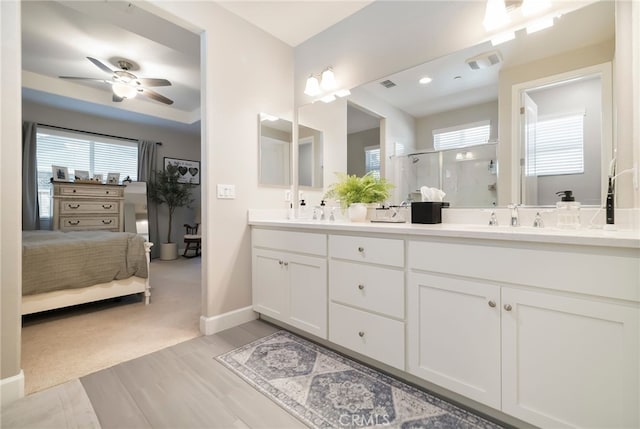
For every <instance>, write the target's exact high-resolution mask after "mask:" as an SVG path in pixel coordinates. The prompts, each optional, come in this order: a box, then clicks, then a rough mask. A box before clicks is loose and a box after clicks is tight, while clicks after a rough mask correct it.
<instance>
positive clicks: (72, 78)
mask: <svg viewBox="0 0 640 429" xmlns="http://www.w3.org/2000/svg"><path fill="white" fill-rule="evenodd" d="M58 77H59V78H60V79H71V80H91V81H94V82H101V83H106V84H110V83H111V82H110V81H108V80H104V79H96V78H93V77H77V76H58Z"/></svg>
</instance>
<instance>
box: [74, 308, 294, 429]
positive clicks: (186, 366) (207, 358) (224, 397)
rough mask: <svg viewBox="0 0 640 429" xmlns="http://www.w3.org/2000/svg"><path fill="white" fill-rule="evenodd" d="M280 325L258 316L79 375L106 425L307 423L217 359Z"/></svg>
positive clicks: (289, 425) (265, 425) (266, 425)
mask: <svg viewBox="0 0 640 429" xmlns="http://www.w3.org/2000/svg"><path fill="white" fill-rule="evenodd" d="M277 330H278V328H276V327H274V326H272V325H269V324H267V323H265V322H262V321H257V320H256V321H253V322H250V323H247V324H244V325H241V326H238V327H235V328H232V329H229V330H226V331H223V332H220V333H218V334H215V335H211V336H202V337H198V338H195V339H192V340H189V341H185V342H183V343H180V344H177V345H175V346H172V347H168V348H166V349H163V350H160V351H157V352H154V353H151V354H149V355H146V356H142V357H140V358H137V359H134V360H131V361H128V362H124V363H121V364H118V365H116V366H114V367H111V368H108V369H105V370H102V371H99V372H96V373H93V374H90V375H88V376H85V377H82V378H81V379H80V381H81V383H82V385H83V386H84V388H85V390H86V392H87V395H88V397H89V399H90V400H91V403H92V404H93V407H94V410H95V412H96V414H97V416H98V420H99V422H100V425H101V426H102V428H104V429H109V428H114V429H115V428H117V429H122V428H151V427H153V428H299V427H304V425H303V424H302V423H301V422H300V421H299V420H297V419H295V418H294V417H292V416H291V415H290V414H288V413H287V412H286V411H284V410H283V409H282V408H280V407H279V406H278V405H276V404H275V403H274V402H272V401H271V400H270V399H268V398H267V397H266V396H264V395H262V394H261V393H259V392H258V391H257V390H255V389H254V388H252V387H251V386H249V385H248V384H247V383H245V382H244V381H243V380H242V379H240V378H239V377H238V376H236V375H235V374H233V373H232V372H231V371H229V370H228V369H226V368H224V367H223V366H222V365H221V364H219V363H218V361H216V360H215V359H214V357H215V356H218V355H220V354H222V353H225V352H227V351H230V350H233V349H235V348H237V347H240V346H242V345H244V344H247V343H250V342H252V341H254V340H256V339H258V338H262V337H264V336H267V335H269V334H272V333H273V332H275V331H277Z"/></svg>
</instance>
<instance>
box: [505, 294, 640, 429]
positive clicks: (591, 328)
mask: <svg viewBox="0 0 640 429" xmlns="http://www.w3.org/2000/svg"><path fill="white" fill-rule="evenodd" d="M502 306H503V308H502V332H503V340H502V362H503V373H502V395H503V396H502V407H503V411H504V412H506V413H508V414H511V415H513V416H515V417H519V418H521V419H523V420H526V421H528V422H530V423H533V424H535V425H538V426H541V427H555V428H560V427H582V428H587V427H592V428H596V427H599V428H604V427H606V428H637V427H639V426H640V422H639V421H638V413H639V411H638V409H639V406H638V404H640V398H639V395H638V383H639V374H638V346H639V344H638V334H639V331H638V319H639V316H640V312H639V310H638V308H637V306H635V305H628V306H626V305H619V304H612V303H603V302H595V301H592V300H588V299H579V298H569V297H565V296H559V295H555V294H551V293H541V292H530V291H523V290H515V289H511V288H504V289H503V290H502Z"/></svg>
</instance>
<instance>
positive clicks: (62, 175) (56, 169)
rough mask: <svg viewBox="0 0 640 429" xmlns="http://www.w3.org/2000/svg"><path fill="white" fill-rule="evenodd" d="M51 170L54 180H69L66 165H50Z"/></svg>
mask: <svg viewBox="0 0 640 429" xmlns="http://www.w3.org/2000/svg"><path fill="white" fill-rule="evenodd" d="M51 171H52V173H53V181H54V182H68V181H69V169H68V168H67V167H61V166H59V165H52V166H51Z"/></svg>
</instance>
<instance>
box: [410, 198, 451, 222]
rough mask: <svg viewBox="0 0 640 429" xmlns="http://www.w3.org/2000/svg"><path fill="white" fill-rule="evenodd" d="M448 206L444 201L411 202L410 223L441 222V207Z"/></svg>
mask: <svg viewBox="0 0 640 429" xmlns="http://www.w3.org/2000/svg"><path fill="white" fill-rule="evenodd" d="M443 207H449V203H446V202H435V201H425V202H412V203H411V223H442V208H443Z"/></svg>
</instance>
